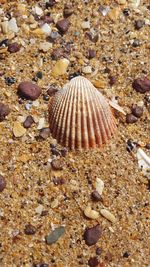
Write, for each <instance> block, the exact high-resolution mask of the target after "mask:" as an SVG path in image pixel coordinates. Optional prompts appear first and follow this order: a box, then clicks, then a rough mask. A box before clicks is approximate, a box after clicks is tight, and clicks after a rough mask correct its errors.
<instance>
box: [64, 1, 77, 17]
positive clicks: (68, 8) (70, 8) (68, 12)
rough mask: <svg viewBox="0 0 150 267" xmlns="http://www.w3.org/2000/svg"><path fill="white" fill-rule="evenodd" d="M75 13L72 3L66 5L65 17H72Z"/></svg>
mask: <svg viewBox="0 0 150 267" xmlns="http://www.w3.org/2000/svg"><path fill="white" fill-rule="evenodd" d="M73 13H74V10H73V6H72V4H71V3H68V4H66V5H65V6H64V10H63V15H64V17H65V18H68V17H70V16H71V15H72V14H73Z"/></svg>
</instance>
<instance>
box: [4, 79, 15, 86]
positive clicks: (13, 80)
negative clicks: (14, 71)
mask: <svg viewBox="0 0 150 267" xmlns="http://www.w3.org/2000/svg"><path fill="white" fill-rule="evenodd" d="M15 81H16V79H15V78H14V77H6V78H5V83H6V84H7V85H8V86H11V85H12V84H14V83H15Z"/></svg>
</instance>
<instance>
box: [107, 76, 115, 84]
mask: <svg viewBox="0 0 150 267" xmlns="http://www.w3.org/2000/svg"><path fill="white" fill-rule="evenodd" d="M108 78H109V84H110V85H111V86H112V85H114V84H115V83H116V80H117V79H116V77H115V76H111V75H110V76H109V77H108Z"/></svg>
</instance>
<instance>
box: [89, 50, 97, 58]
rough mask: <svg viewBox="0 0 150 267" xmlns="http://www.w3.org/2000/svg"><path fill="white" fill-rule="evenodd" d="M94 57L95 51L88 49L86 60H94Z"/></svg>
mask: <svg viewBox="0 0 150 267" xmlns="http://www.w3.org/2000/svg"><path fill="white" fill-rule="evenodd" d="M94 57H96V52H95V50H93V49H89V51H88V58H89V59H92V58H94Z"/></svg>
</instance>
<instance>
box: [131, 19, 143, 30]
mask: <svg viewBox="0 0 150 267" xmlns="http://www.w3.org/2000/svg"><path fill="white" fill-rule="evenodd" d="M144 24H145V22H144V20H141V19H139V20H136V21H135V24H134V27H135V29H136V30H140V29H141V28H142V27H143V26H144Z"/></svg>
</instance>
